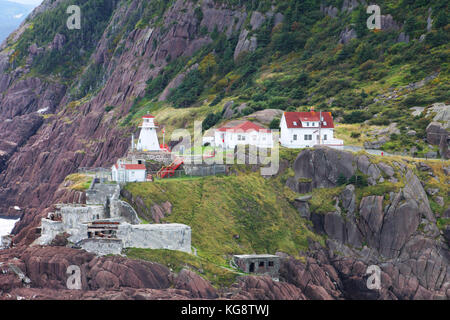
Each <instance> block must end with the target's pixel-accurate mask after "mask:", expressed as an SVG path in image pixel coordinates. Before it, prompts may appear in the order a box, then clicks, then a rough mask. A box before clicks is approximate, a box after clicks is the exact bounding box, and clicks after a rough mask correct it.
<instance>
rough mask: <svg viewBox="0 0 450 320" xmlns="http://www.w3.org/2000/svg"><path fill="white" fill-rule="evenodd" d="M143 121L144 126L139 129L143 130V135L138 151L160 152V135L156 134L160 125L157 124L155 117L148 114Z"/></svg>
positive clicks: (141, 135) (140, 138) (140, 136)
mask: <svg viewBox="0 0 450 320" xmlns="http://www.w3.org/2000/svg"><path fill="white" fill-rule="evenodd" d="M142 119H143V122H142V125H141V126H140V127H139V128H141V133H140V135H139V140H138V143H137V146H136V149H137V150H138V151H160V150H161V147H160V145H159V142H158V135H157V134H156V128H158V124H157V123H156V122H155V117H154V116H152V115H150V114H147V115H145V116H143V117H142Z"/></svg>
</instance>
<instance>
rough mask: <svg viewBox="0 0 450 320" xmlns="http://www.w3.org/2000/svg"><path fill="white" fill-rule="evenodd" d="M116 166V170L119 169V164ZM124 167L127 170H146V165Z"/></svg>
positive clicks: (126, 165)
mask: <svg viewBox="0 0 450 320" xmlns="http://www.w3.org/2000/svg"><path fill="white" fill-rule="evenodd" d="M114 166H115V167H116V169H119V165H118V164H117V163H116V164H115V165H114ZM122 166H124V167H125V170H145V165H144V164H123V165H122Z"/></svg>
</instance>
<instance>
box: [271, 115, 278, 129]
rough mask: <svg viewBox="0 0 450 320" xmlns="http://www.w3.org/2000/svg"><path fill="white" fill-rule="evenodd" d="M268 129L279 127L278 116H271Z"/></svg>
mask: <svg viewBox="0 0 450 320" xmlns="http://www.w3.org/2000/svg"><path fill="white" fill-rule="evenodd" d="M269 128H270V129H273V130H275V129H279V128H280V119H279V118H273V119H272V121H270V124H269Z"/></svg>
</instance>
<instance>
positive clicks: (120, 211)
mask: <svg viewBox="0 0 450 320" xmlns="http://www.w3.org/2000/svg"><path fill="white" fill-rule="evenodd" d="M110 206H111V210H110V215H111V218H119V219H120V221H124V222H128V223H129V224H139V223H140V220H139V217H138V215H137V213H136V211H135V210H134V209H133V207H132V206H130V205H129V204H128V203H127V202H125V201H122V200H113V201H111V204H110Z"/></svg>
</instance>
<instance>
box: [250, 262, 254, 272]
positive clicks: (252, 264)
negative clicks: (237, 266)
mask: <svg viewBox="0 0 450 320" xmlns="http://www.w3.org/2000/svg"><path fill="white" fill-rule="evenodd" d="M248 272H255V264H254V263H253V262H252V263H250V267H249V270H248Z"/></svg>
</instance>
